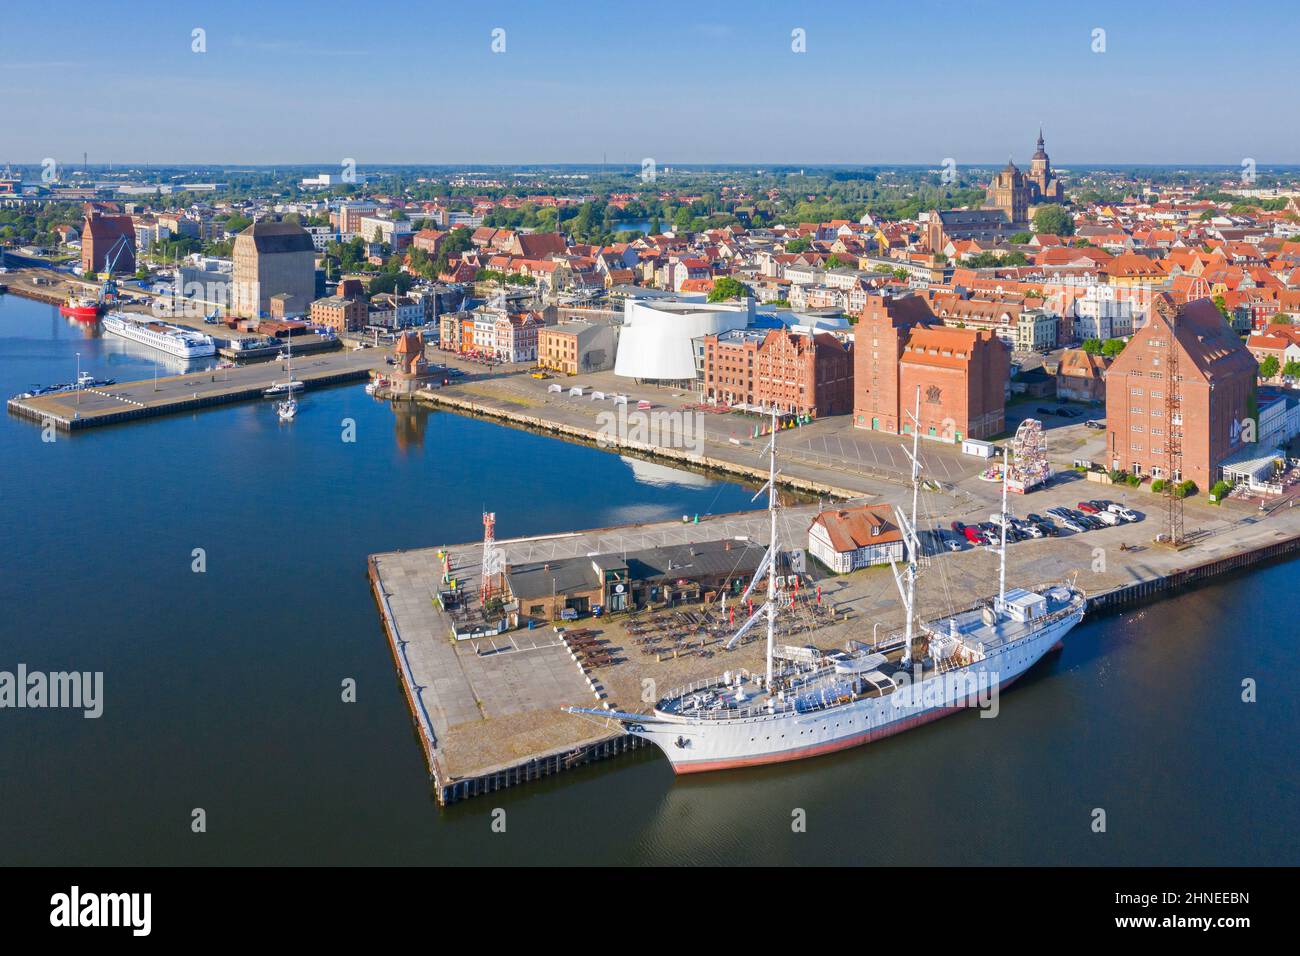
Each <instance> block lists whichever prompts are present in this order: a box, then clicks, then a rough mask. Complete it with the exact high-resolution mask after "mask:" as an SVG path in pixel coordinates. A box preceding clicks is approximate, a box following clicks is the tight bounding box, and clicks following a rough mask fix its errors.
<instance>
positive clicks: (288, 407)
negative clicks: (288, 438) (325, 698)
mask: <svg viewBox="0 0 1300 956" xmlns="http://www.w3.org/2000/svg"><path fill="white" fill-rule="evenodd" d="M285 343H286V349H287V351H286V353H285V372H284V374H285V381H283V382H275V383H274V384H272V385H271V386H269V387H268V388H266V389H264V390H263V392H262V394H263V395H268V396H274V395H285V396H287V397H286V398H285V399H284V400H283V401H279V402H276V403H275V413H276V414H277V415H279V416H280V421H282V422H291V421H293V419H294V416H295V415H297V414H298V403H297V402H296V401H295V400H294V397H293V393H294V392H296V391H300V390H301V389H302V388H303V383H302V382H296V381H294V378H293V339H292V338H287V339H286V340H285Z"/></svg>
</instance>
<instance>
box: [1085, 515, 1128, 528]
mask: <svg viewBox="0 0 1300 956" xmlns="http://www.w3.org/2000/svg"><path fill="white" fill-rule="evenodd" d="M1093 517H1094V518H1096V519H1097V520H1098V521H1100V522H1101V523H1102V524H1108V525H1110V526H1111V527H1112V528H1113V527H1114V526H1115V525H1117V524H1123V523H1124V519H1123V518H1121V517H1120V516H1119V515H1117V514H1115V512H1113V511H1098V512H1097V513H1096V514H1095V515H1093Z"/></svg>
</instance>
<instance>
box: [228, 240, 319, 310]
mask: <svg viewBox="0 0 1300 956" xmlns="http://www.w3.org/2000/svg"><path fill="white" fill-rule="evenodd" d="M233 258H234V260H235V268H234V272H233V274H232V276H231V278H232V283H231V290H232V294H231V304H230V311H231V312H233V313H234V314H235V315H241V316H248V317H250V318H255V317H257V316H260V315H265V314H268V313H269V312H270V311H271V298H272V296H276V295H281V294H283V295H284V296H285V297H286V298H285V299H283V300H281V301H282V302H283V303H284V307H285V308H286V309H287V310H288V311H289V312H293V313H299V312H307V311H308V310H309V309H310V308H311V303H312V301H313V300H314V299H315V298H316V246H315V244H314V243H313V242H312V238H311V235H310V234H309V233H308V232H307V230H305V229H304V228H303V227H302V226H300V225H298V223H296V222H288V221H277V220H273V219H263V220H261V221H260V222H255V223H253V224H252V225H251V226H249V227H248V228H247V229H245V230H244V231H243V232H241V233H240V234H239V235H238V236H236V237H235V244H234V249H233Z"/></svg>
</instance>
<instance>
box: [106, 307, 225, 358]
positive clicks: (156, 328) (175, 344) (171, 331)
mask: <svg viewBox="0 0 1300 956" xmlns="http://www.w3.org/2000/svg"><path fill="white" fill-rule="evenodd" d="M103 324H104V331H106V332H112V333H113V334H114V335H118V336H121V337H122V338H124V339H130V340H131V341H132V342H139V343H140V344H141V345H147V346H149V347H150V348H154V349H157V350H158V351H160V352H166V353H167V354H168V355H174V356H175V357H177V358H183V359H195V358H206V357H207V356H209V355H215V354H216V353H217V346H216V343H215V342H214V341H213V340H212V336H210V335H204V334H202V333H201V332H195V331H193V330H191V329H183V328H180V327H179V326H175V325H168V324H166V323H164V322H156V321H137V320H135V319H132V318H129V317H127V316H124V315H122V314H120V313H113V314H111V315H109V316H107V317H106V318H105V319H104V323H103Z"/></svg>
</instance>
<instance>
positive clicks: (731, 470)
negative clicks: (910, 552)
mask: <svg viewBox="0 0 1300 956" xmlns="http://www.w3.org/2000/svg"><path fill="white" fill-rule="evenodd" d="M415 396H416V398H418V399H421V400H423V401H426V402H429V403H431V404H433V405H439V406H442V407H445V408H450V409H454V410H456V411H459V412H465V413H468V414H470V415H479V416H482V417H485V418H493V419H496V420H498V421H503V422H507V423H509V424H513V425H520V426H523V427H525V428H531V429H536V430H538V431H543V432H549V433H551V434H554V435H562V436H565V437H568V438H573V439H577V440H578V441H582V442H585V443H587V444H592V445H598V446H599V447H601V448H608V449H614V450H623V451H630V452H634V453H637V454H640V455H646V456H649V457H652V458H658V459H662V460H664V461H670V462H673V463H675V464H680V465H687V466H690V467H692V468H704V469H707V470H708V471H713V472H721V473H724V474H729V475H736V476H739V477H741V478H745V479H747V480H750V481H757V482H760V483H761V482H766V481H767V469H766V468H759V467H755V466H751V465H743V464H740V463H739V462H734V461H727V460H726V459H724V458H713V457H710V456H708V455H694V454H691V453H690V452H688V451H686V450H685V449H681V448H663V447H661V446H659V445H651V444H649V443H647V442H638V441H630V440H628V439H616V440H611V438H610V437H609V436H605V435H602V434H600V433H599V432H597V431H596V430H595V429H592V428H583V427H581V426H579V425H566V424H564V423H563V422H557V421H553V420H551V419H549V418H542V417H540V416H538V415H526V414H523V413H521V412H515V411H510V410H507V409H502V408H496V407H494V406H492V405H485V404H483V403H481V402H476V401H473V400H472V399H467V398H459V397H456V396H451V395H444V394H442V393H441V392H437V391H433V390H431V389H421V390H420V391H418V392H416V393H415ZM779 484H782V485H784V486H786V487H787V488H791V489H793V490H795V491H800V492H804V493H806V494H812V495H820V496H828V497H831V498H839V499H841V500H849V499H852V498H860V497H862V492H860V491H854V490H852V489H849V488H841V487H839V486H838V485H832V484H828V483H827V482H823V481H814V480H812V479H809V478H799V477H796V476H791V475H782V476H781V477H780V479H779Z"/></svg>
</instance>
